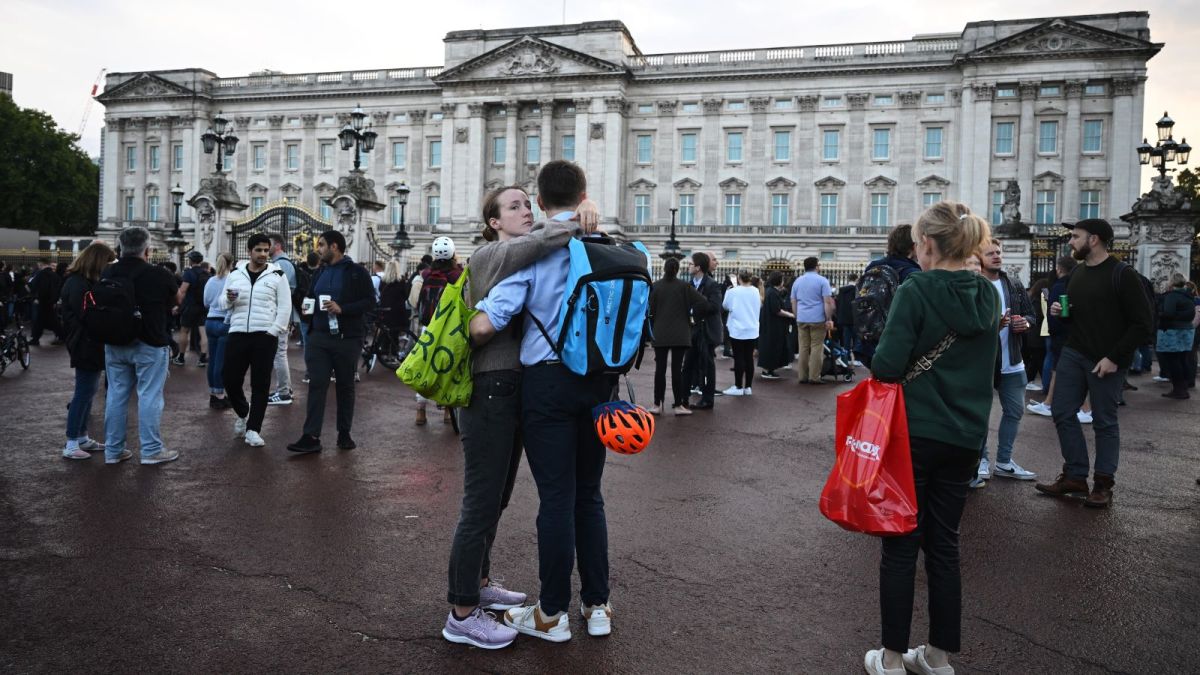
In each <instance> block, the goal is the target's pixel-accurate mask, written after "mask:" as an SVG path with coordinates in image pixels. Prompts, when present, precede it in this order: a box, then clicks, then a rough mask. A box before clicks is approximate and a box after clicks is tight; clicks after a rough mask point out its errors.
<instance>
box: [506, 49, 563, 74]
mask: <svg viewBox="0 0 1200 675" xmlns="http://www.w3.org/2000/svg"><path fill="white" fill-rule="evenodd" d="M558 67H559V66H558V62H557V61H556V60H555V58H554V55H553V54H551V53H550V50H549V49H546V48H545V47H534V46H528V47H525V48H524V49H520V50H518V51H516V52H514V53H513V54H512V55H510V56H509V57H508V58H507V59H506V62H505V66H504V68H502V69H501V70H500V72H501V73H503V74H505V75H548V74H550V73H557V72H558Z"/></svg>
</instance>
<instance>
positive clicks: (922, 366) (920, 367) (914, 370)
mask: <svg viewBox="0 0 1200 675" xmlns="http://www.w3.org/2000/svg"><path fill="white" fill-rule="evenodd" d="M957 339H958V333H955V332H954V331H950V332H949V333H946V337H944V338H942V339H941V341H940V342H938V343H937V344H936V345H934V346H933V349H930V350H929V351H927V352H925V353H924V354H922V355H921V357H920V358H918V359H917V360H916V361H915V362H913V364H912V367H911V368H909V369H908V374H906V375H905V376H904V379H903V380H900V384H902V385H904V384H908V383H909V382H912V381H913V380H915V379H917V378H918V377H920V376H921V375H922V374H923V373H925V372H926V371H928V370H929V369H930V368H933V364H934V362H935V361H937V360H938V359H940V358H942V354H945V353H946V350H948V349H950V345H952V344H954V341H955V340H957Z"/></svg>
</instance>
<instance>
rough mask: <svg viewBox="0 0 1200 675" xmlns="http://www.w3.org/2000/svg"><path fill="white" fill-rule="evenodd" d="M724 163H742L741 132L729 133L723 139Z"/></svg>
mask: <svg viewBox="0 0 1200 675" xmlns="http://www.w3.org/2000/svg"><path fill="white" fill-rule="evenodd" d="M725 141H726V142H725V161H727V162H740V161H742V132H740V131H731V132H729V135H728V136H726V137H725Z"/></svg>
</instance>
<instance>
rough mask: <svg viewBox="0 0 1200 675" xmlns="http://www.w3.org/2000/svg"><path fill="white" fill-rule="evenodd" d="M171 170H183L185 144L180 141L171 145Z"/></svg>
mask: <svg viewBox="0 0 1200 675" xmlns="http://www.w3.org/2000/svg"><path fill="white" fill-rule="evenodd" d="M171 170H172V171H183V145H181V144H179V143H176V144H175V145H172V146H171Z"/></svg>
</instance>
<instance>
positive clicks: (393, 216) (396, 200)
mask: <svg viewBox="0 0 1200 675" xmlns="http://www.w3.org/2000/svg"><path fill="white" fill-rule="evenodd" d="M388 202H389V204H388V220H389V221H390V223H391V224H392V225H399V224H400V197H398V196H396V195H392V198H391V199H389V200H388Z"/></svg>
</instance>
